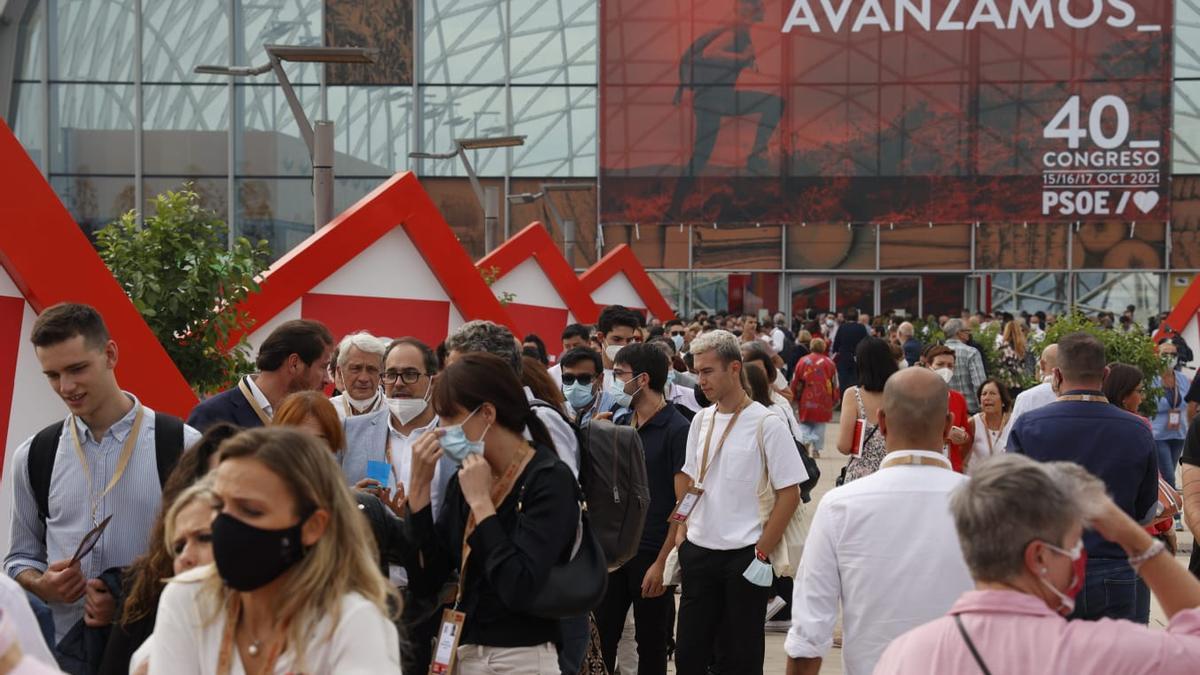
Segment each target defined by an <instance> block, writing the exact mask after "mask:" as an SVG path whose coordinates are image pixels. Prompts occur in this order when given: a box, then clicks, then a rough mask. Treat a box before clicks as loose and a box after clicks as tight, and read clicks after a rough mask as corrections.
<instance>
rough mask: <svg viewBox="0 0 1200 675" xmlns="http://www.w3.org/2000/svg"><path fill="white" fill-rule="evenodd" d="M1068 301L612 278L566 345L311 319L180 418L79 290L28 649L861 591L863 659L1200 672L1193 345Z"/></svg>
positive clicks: (35, 526) (21, 599) (658, 640)
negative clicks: (710, 302)
mask: <svg viewBox="0 0 1200 675" xmlns="http://www.w3.org/2000/svg"><path fill="white" fill-rule="evenodd" d="M1101 319H1102V320H1103V321H1106V322H1107V323H1108V324H1109V326H1110V327H1109V328H1108V329H1110V330H1141V329H1140V328H1139V327H1137V324H1136V322H1135V321H1134V320H1133V314H1132V310H1127V312H1126V314H1124V315H1123V316H1122V318H1121V319H1120V320H1116V319H1115V318H1114V317H1112V316H1106V317H1101ZM993 322H997V323H998V330H997V331H996V344H995V345H994V351H995V352H996V353H997V354H999V355H1000V360H999V368H998V369H999V371H1001V372H989V366H988V364H987V362H986V360H985V359H984V352H983V350H982V348H981V346H980V345H978V344H977V343H976V342H975V338H976V337H978V336H979V334H980V331H981V330H983V329H985V328H987V327H988V326H989V325H990V324H991V323H993ZM1054 322H1055V317H1053V316H1050V315H1046V314H1044V313H1040V312H1039V313H1034V314H1020V315H1009V314H1005V313H997V314H993V315H990V316H985V315H971V314H966V313H964V315H963V316H955V317H950V316H945V317H929V318H928V320H927V321H926V322H924V323H922V324H921V325H920V327H919V328H918V327H917V326H916V325H914V323H913V322H911V321H905V320H903V317H898V316H890V315H889V316H882V317H875V319H874V320H872V319H871V317H869V316H867V315H865V314H863V313H860V312H858V311H857V310H854V309H848V310H846V311H845V312H839V313H819V314H813V313H805V314H802V315H797V316H794V317H792V319H791V320H789V319H788V318H787V317H786V316H784V315H783V314H776V315H775V316H772V317H765V316H764V317H759V316H755V315H744V316H743V315H729V314H716V315H712V316H710V315H708V314H707V313H704V312H701V313H699V314H697V315H696V316H694V317H692V320H691V321H683V320H680V319H670V320H667V321H665V322H662V321H659V320H652V321H650V322H647V321H646V320H645V318H644V317H643V316H642V315H641V314H640V313H638V312H636V311H633V310H630V309H628V308H625V307H621V306H615V305H614V306H609V307H606V308H604V309H603V311H602V312H601V314H600V316H599V319H598V321H597V322H596V324H595V326H584V325H578V324H574V325H570V326H567V327H566V329H565V330H564V331H563V332H562V334H561V336H559V339H560V340H561V350H559V349H557V348H555V349H549V348H548V347H547V341H546V339H544V336H538V335H525V336H519V335H514V334H513V333H512V332H511V331H510V330H509V329H508V328H507V327H505V326H502V325H498V324H495V323H491V322H486V321H471V322H467V323H465V324H463V325H462V326H460V327H458V328H457V329H455V330H454V331H452V332H451V334H450V335H448V336H447V337H446V339H445V340H444V341H443V342H442V343H440V344H436V345H431V344H426V343H424V342H422V341H421V340H418V339H416V338H412V337H399V338H395V339H385V338H382V337H379V336H374V335H371V334H369V333H366V332H357V333H353V334H351V335H346V336H337V337H335V336H334V335H333V334H331V333H330V331H329V329H328V328H327V327H326V326H324V325H323V324H321V323H319V322H316V321H311V320H294V321H287V322H284V323H282V324H280V325H279V326H277V327H275V328H274V329H273V330H272V331H271V332H270V334H269V335H268V336H267V337H266V338H265V339H264V340H263V342H262V343H261V344H260V345H259V347H258V349H257V353H256V354H255V355H254V356H255V369H256V372H254V373H253V374H248V375H244V376H242V377H239V378H238V379H237V381H236V384H235V385H234V386H232V387H230V388H229V389H227V390H226V391H223V392H220V393H218V394H216V395H213V396H211V397H208V398H205V399H204V400H203V401H201V402H200V403H199V404H198V405H197V406H196V407H195V408H194V409H193V410H192V411H191V412H190V414H189V415H188V417H187V420H186V422H185V421H183V420H180V419H178V418H175V417H172V416H171V415H167V414H164V413H161V412H156V411H153V410H151V409H149V408H148V407H147V406H146V405H144V404H143V403H142V402H141V401H140V400H139V398H138V397H137V392H130V391H125V390H123V389H122V388H121V387H120V385H119V383H118V381H117V378H116V374H115V366H116V364H117V361H118V356H119V355H120V356H121V357H122V358H136V355H132V356H131V355H121V354H120V353H119V351H118V345H117V344H116V343H115V342H114V341H113V340H112V338H111V336H110V335H109V333H108V330H107V328H106V327H105V323H104V320H103V318H102V317H101V316H100V315H99V314H98V313H97V312H96V310H94V309H93V308H91V307H89V306H86V305H79V304H62V305H56V306H54V307H51V308H48V309H46V310H45V311H44V312H43V313H42V314H41V315H40V316H39V317H38V319H37V320H36V322H35V324H34V326H33V331H32V335H31V342H32V345H33V348H34V352H35V354H36V356H37V358H38V360H39V362H40V363H41V367H42V370H43V372H44V373H45V375H46V378H47V383H48V385H49V386H50V387H51V388H52V389H53V391H54V392H55V393H56V394H57V395H58V396H59V397H60V398H61V399H62V400H63V402H64V404H65V406H66V409H67V411H68V415H67V416H66V418H65V419H64V420H61V421H59V422H57V423H55V424H53V425H51V426H49V427H47V428H46V429H44V430H42V431H41V432H39V433H37V434H35V435H34V436H33V437H31V438H30V439H28V440H27V441H25V442H24V443H23V444H21V445H20V446H19V447H18V448H17V450H16V452H15V453H14V454H13V456H12V458H11V459H10V462H9V464H8V466H7V467H6V469H7V470H6V471H5V478H6V480H9V481H11V482H12V488H13V489H12V492H13V503H12V523H11V534H10V541H9V542H8V547H7V549H6V554H5V558H4V566H5V573H6V574H5V575H3V576H0V673H6V672H18V673H23V672H28V673H43V672H60V671H63V672H68V673H89V674H90V673H106V674H107V673H126V672H133V673H221V674H227V673H289V672H294V673H300V672H307V673H343V672H345V673H351V672H385V673H387V672H391V673H396V672H407V673H423V672H429V673H452V672H453V673H461V674H464V675H474V674H500V673H519V674H525V673H531V674H550V673H554V674H558V673H564V674H567V673H569V674H571V675H574V674H576V673H606V672H607V673H617V672H619V673H622V674H623V675H632V674H634V673H642V674H645V675H657V674H663V673H666V672H667V670H668V667H669V663H670V662H671V661H673V662H674V668H675V671H676V672H679V673H684V674H689V675H690V674H696V675H708V674H714V675H715V674H721V675H740V674H742V673H761V672H763V667H764V665H763V664H764V660H765V657H766V651H765V650H766V640H765V633H766V632H767V631H768V630H771V629H780V630H786V631H787V638H786V641H785V651H786V658H787V663H788V665H787V669H788V672H789V673H795V674H800V673H817V672H819V671H820V669H821V666H822V661H823V659H824V658H826V657H827V656H828V654H829V650H830V649H831V647H832V645H833V644H834V642H835V637H836V636H835V633H836V632H837V630H836V626H837V625H838V624H839V621H840V623H841V626H842V629H841V635H840V642H841V646H842V658H843V666H844V670H845V672H847V673H850V674H852V675H862V674H866V673H871V672H875V673H886V674H888V675H891V674H893V673H912V674H916V673H961V672H975V671H980V672H984V673H990V672H996V673H1007V672H1021V673H1062V672H1098V671H1101V670H1104V671H1111V672H1122V673H1126V672H1128V673H1175V672H1179V673H1184V672H1192V671H1193V670H1194V669H1195V666H1194V665H1193V664H1194V663H1195V662H1197V661H1196V660H1197V659H1198V658H1200V581H1197V579H1196V578H1195V577H1194V576H1193V575H1192V574H1189V573H1188V570H1187V569H1185V568H1184V567H1183V566H1181V565H1178V564H1177V563H1176V562H1175V561H1174V560H1173V558H1172V555H1168V554H1174V553H1175V552H1176V550H1177V548H1178V546H1177V542H1176V532H1177V531H1179V530H1182V529H1184V528H1185V527H1187V528H1189V529H1190V530H1191V531H1192V532H1193V533H1197V532H1200V424H1196V423H1195V422H1196V421H1197V420H1195V417H1196V413H1197V406H1198V405H1200V385H1196V384H1195V383H1194V382H1193V381H1192V379H1191V378H1189V376H1188V374H1187V371H1186V370H1185V369H1184V367H1183V366H1184V365H1185V364H1186V363H1187V362H1189V361H1190V359H1191V354H1190V350H1188V349H1187V345H1186V343H1184V342H1183V341H1182V340H1180V339H1178V338H1177V336H1172V337H1169V338H1164V339H1162V340H1161V341H1160V342H1159V343H1158V344H1157V350H1158V354H1159V356H1160V358H1161V362H1162V370H1161V372H1159V373H1155V374H1154V377H1153V378H1152V379H1151V380H1150V381H1146V382H1143V379H1144V378H1145V377H1146V376H1145V374H1144V373H1143V372H1142V370H1140V369H1138V368H1135V367H1133V366H1131V365H1128V364H1123V363H1118V362H1110V360H1109V359H1106V354H1105V348H1104V346H1103V344H1102V343H1101V342H1100V341H1099V340H1098V339H1097V338H1096V337H1095V336H1093V335H1090V334H1088V333H1082V332H1081V333H1069V334H1066V335H1061V336H1059V337H1057V340H1056V342H1055V343H1054V344H1048V341H1047V338H1046V332H1045V331H1046V329H1047V327H1048V326H1050V325H1053V324H1054ZM933 331H936V336H935V335H934V333H933ZM556 346H557V345H556ZM992 369H993V370H995V369H996V368H995V362H993V367H992ZM1039 377H1040V379H1041V382H1040V383H1036V381H1037V379H1038V378H1039ZM1150 391H1153V392H1155V393H1154V395H1155V396H1158V400H1157V402H1156V405H1155V406H1148V405H1147V404H1146V403H1145V401H1144V397H1145V396H1146V393H1147V392H1150ZM1150 407H1153V408H1154V414H1153V415H1150V416H1147V417H1143V416H1142V414H1141V412H1142V411H1144V410H1146V409H1148V408H1150ZM835 417H836V422H835ZM834 424H836V427H833V426H831V425H834ZM827 435H828V436H829V437H830V438H832V439H835V440H834V441H833V443H834V445H835V447H836V450H837V451H838V453H840V454H841V455H845V456H847V458H848V459H847V461H846V463H845V465H844V466H842V467H841V471H840V473H839V475H837V476H836V478H835V479H834V480H833V482H835V483H836V485H837V487H835V488H833V489H832V490H830V491H828V492H826V493H825V494H824V495H823V496H822V497H821V498H820V499H819V500H818V501H817V503H816V506H815V509H814V510H813V511H812V512H808V507H807V506H806V503H807V502H809V501H810V499H811V491H812V489H813V486H814V485H815V483H816V481H817V479H818V478H819V472H818V465H817V463H816V462H815V461H813V460H814V459H815V458H817V457H820V456H821V453H823V452H825V453H826V454H827V458H828V456H829V453H828V452H827V450H826V448H825V443H824V441H825V438H826V436H827ZM1180 468H1181V470H1178V469H1180ZM1180 483H1182V495H1181V494H1180V493H1179V491H1178V490H1179V485H1180ZM1191 571H1192V572H1193V573H1194V574H1196V575H1200V555H1197V554H1195V553H1194V554H1193V557H1192V568H1191ZM1151 594H1153V595H1154V596H1155V597H1157V598H1158V601H1159V603H1160V605H1161V606H1162V608H1163V610H1164V612H1165V613H1166V615H1167V617H1168V618H1169V621H1170V622H1169V625H1168V626H1167V629H1166V630H1160V629H1154V628H1150V627H1149V626H1148V625H1147V624H1148V622H1149V616H1150V599H1151Z"/></svg>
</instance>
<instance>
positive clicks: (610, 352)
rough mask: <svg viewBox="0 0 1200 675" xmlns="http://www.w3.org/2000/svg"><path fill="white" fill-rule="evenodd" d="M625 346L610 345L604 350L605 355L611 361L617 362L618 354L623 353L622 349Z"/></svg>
mask: <svg viewBox="0 0 1200 675" xmlns="http://www.w3.org/2000/svg"><path fill="white" fill-rule="evenodd" d="M624 346H625V345H608V346H607V347H605V348H604V355H605V356H607V357H608V360H609V361H616V360H617V352H619V351H621V348H622V347H624Z"/></svg>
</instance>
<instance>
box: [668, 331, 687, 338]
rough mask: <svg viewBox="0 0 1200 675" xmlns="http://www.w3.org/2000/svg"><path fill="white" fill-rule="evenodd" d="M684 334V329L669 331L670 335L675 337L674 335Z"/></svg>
mask: <svg viewBox="0 0 1200 675" xmlns="http://www.w3.org/2000/svg"><path fill="white" fill-rule="evenodd" d="M684 334H685V332H684V331H681V330H673V331H671V337H675V336H676V335H684Z"/></svg>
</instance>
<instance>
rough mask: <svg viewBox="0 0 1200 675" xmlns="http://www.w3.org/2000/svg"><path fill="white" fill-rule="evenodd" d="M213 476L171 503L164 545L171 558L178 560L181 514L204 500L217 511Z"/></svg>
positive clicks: (166, 522)
mask: <svg viewBox="0 0 1200 675" xmlns="http://www.w3.org/2000/svg"><path fill="white" fill-rule="evenodd" d="M212 487H213V479H212V476H211V475H209V476H205V477H204V478H201V479H200V480H199V481H196V482H195V483H192V484H191V485H189V486H188V487H186V488H184V489H183V492H180V493H179V495H178V496H177V497H175V501H173V502H171V506H170V508H168V509H167V513H166V515H165V516H164V517H163V543H165V544H166V546H167V553H168V554H170V556H171V558H172V559H174V558H176V557H177V556H176V554H175V519H176V518H178V517H179V512H180V511H182V510H183V509H184V508H185V507H187V505H188V504H191V503H192V502H194V501H197V500H203V501H205V502H207V503H208V505H209V506H211V507H212V509H213V510H214V511H215V510H216V508H217V507H216V506H215V505H214V503H213V502H214V500H215V499H216V497H217V495H216V494H215V493H214V492H213V489H212Z"/></svg>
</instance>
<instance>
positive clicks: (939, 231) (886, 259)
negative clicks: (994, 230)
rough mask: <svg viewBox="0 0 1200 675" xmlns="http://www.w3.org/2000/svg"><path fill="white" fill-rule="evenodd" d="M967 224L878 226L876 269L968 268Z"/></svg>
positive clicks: (968, 238)
mask: <svg viewBox="0 0 1200 675" xmlns="http://www.w3.org/2000/svg"><path fill="white" fill-rule="evenodd" d="M971 227H972V226H971V225H969V224H966V223H934V224H933V227H930V226H929V225H925V224H917V223H895V224H888V225H880V226H879V269H883V270H920V269H927V270H958V269H961V270H967V269H970V268H971ZM886 307H887V306H885V309H886Z"/></svg>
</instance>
